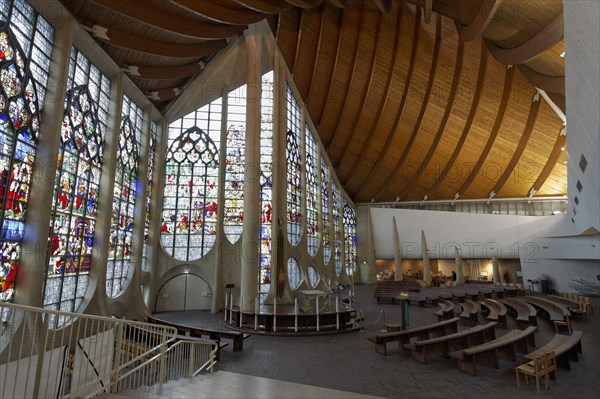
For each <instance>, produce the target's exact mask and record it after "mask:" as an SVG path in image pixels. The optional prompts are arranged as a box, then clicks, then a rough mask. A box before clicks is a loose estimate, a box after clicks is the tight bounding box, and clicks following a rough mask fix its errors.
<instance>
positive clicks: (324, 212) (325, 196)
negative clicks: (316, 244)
mask: <svg viewBox="0 0 600 399" xmlns="http://www.w3.org/2000/svg"><path fill="white" fill-rule="evenodd" d="M321 216H322V217H323V263H325V264H327V263H329V259H330V258H331V242H330V239H329V226H330V225H329V168H328V167H327V163H326V162H325V160H324V159H323V158H321Z"/></svg>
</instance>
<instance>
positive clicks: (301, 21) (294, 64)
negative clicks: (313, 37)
mask: <svg viewBox="0 0 600 399" xmlns="http://www.w3.org/2000/svg"><path fill="white" fill-rule="evenodd" d="M303 22H304V11H303V10H300V19H299V20H298V29H297V31H298V36H297V37H296V49H295V51H294V63H293V64H292V65H291V70H290V72H291V74H292V77H293V76H294V71H296V61H298V53H299V52H300V40H301V39H302V24H303Z"/></svg>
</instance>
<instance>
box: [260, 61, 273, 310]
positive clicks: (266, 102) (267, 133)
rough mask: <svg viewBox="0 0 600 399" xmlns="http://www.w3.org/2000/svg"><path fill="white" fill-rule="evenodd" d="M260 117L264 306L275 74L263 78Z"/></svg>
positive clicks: (268, 268) (267, 285) (268, 276)
mask: <svg viewBox="0 0 600 399" xmlns="http://www.w3.org/2000/svg"><path fill="white" fill-rule="evenodd" d="M260 112H261V117H260V207H261V208H260V209H261V211H260V214H261V217H260V245H259V257H258V259H259V265H258V267H259V273H258V295H259V301H260V303H261V304H262V303H264V301H265V299H266V298H267V295H268V294H269V289H270V288H271V231H272V230H271V210H272V209H273V201H272V200H273V198H272V197H273V71H269V72H267V73H265V74H264V75H263V77H262V92H261V111H260Z"/></svg>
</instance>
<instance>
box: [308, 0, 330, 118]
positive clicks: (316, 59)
mask: <svg viewBox="0 0 600 399" xmlns="http://www.w3.org/2000/svg"><path fill="white" fill-rule="evenodd" d="M326 13H327V3H326V4H325V6H324V8H323V11H321V24H320V25H319V41H318V42H317V51H316V52H315V62H314V63H313V68H312V73H311V74H310V80H309V81H308V94H307V95H306V99H305V103H306V107H308V104H309V101H310V95H311V93H312V88H313V84H312V82H313V80H314V79H315V75H316V74H317V64H318V63H319V53H320V52H321V41H322V40H323V30H324V27H325V14H326Z"/></svg>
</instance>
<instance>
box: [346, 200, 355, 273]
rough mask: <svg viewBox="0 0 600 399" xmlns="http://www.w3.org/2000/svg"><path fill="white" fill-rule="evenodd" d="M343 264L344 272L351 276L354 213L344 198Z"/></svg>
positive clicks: (353, 265)
mask: <svg viewBox="0 0 600 399" xmlns="http://www.w3.org/2000/svg"><path fill="white" fill-rule="evenodd" d="M344 265H345V267H346V274H347V275H348V276H352V274H353V273H354V268H355V267H356V213H355V211H354V208H353V207H352V206H351V205H350V204H349V203H347V202H346V200H344Z"/></svg>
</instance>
